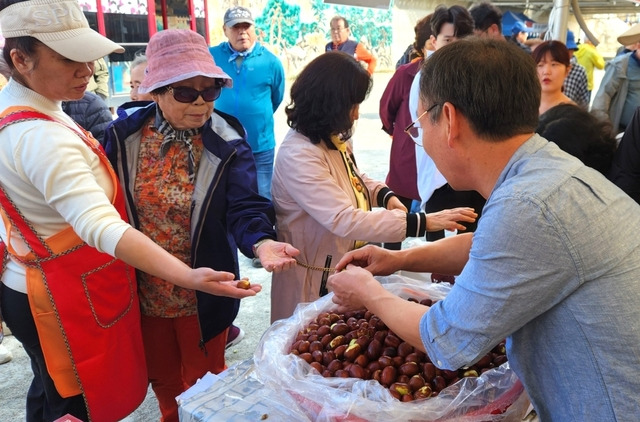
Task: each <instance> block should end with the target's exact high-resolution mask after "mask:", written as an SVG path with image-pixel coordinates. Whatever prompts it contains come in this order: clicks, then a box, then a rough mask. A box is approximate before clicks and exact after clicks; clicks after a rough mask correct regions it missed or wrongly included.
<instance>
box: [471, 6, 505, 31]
mask: <svg viewBox="0 0 640 422" xmlns="http://www.w3.org/2000/svg"><path fill="white" fill-rule="evenodd" d="M469 13H470V14H471V17H472V18H473V22H474V25H475V29H477V30H480V31H486V30H487V29H489V27H490V26H491V25H493V24H496V25H497V26H498V29H499V30H500V32H502V11H501V10H500V9H499V8H498V7H496V6H495V5H493V4H491V3H489V2H487V1H484V2H482V3H476V4H474V5H473V6H471V8H470V9H469Z"/></svg>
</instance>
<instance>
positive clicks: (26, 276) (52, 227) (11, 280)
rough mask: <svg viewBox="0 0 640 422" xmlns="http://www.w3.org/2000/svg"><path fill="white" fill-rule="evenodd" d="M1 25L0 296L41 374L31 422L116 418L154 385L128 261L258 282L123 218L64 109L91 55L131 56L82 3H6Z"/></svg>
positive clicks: (163, 270)
mask: <svg viewBox="0 0 640 422" xmlns="http://www.w3.org/2000/svg"><path fill="white" fill-rule="evenodd" d="M0 28H1V29H2V36H4V37H5V39H6V40H5V46H4V50H3V54H4V58H5V60H6V61H7V63H8V65H9V67H10V68H11V75H12V76H11V78H10V80H9V83H8V85H7V86H6V87H5V88H4V89H3V90H2V91H1V92H0V112H1V114H0V174H2V178H1V179H0V210H1V211H2V212H1V213H0V216H1V217H2V224H0V240H1V242H0V254H1V255H2V257H3V259H2V263H3V266H2V267H3V271H2V275H1V279H2V283H0V292H1V297H0V300H1V302H0V304H1V308H2V317H3V319H4V320H5V321H6V323H7V325H8V326H9V327H10V328H11V331H12V332H13V335H14V336H15V337H16V339H18V340H19V341H20V342H21V343H22V345H23V346H24V349H25V351H26V352H27V354H28V355H29V357H30V359H31V367H32V370H33V372H34V379H33V382H32V384H31V387H30V389H29V392H28V395H27V406H26V411H27V415H26V417H25V418H24V419H26V420H27V421H43V420H46V421H52V420H56V419H58V418H61V417H62V416H64V415H66V414H70V415H73V416H75V417H76V418H78V419H80V420H83V421H90V420H98V421H115V420H120V419H122V418H123V417H125V416H126V415H127V414H129V413H131V412H132V411H133V410H135V408H136V407H137V406H138V405H139V404H140V403H141V402H142V401H143V400H144V397H145V396H146V391H147V385H148V378H147V374H146V371H145V365H144V352H143V350H142V339H141V333H140V314H139V304H138V297H137V291H136V280H135V271H133V269H132V267H130V265H131V266H134V267H136V268H138V269H140V270H142V271H144V272H145V273H148V274H153V275H154V276H157V277H160V278H162V279H165V280H168V281H170V282H171V283H175V285H176V286H180V287H181V288H187V289H198V290H202V291H206V292H207V293H210V294H215V295H220V296H231V297H236V298H241V297H246V296H252V295H255V294H256V293H257V292H258V291H260V286H252V287H251V288H250V289H249V290H243V289H241V288H238V287H236V282H234V281H233V280H234V275H233V273H231V272H223V271H222V272H219V271H214V270H212V269H211V268H197V269H192V268H191V267H190V266H189V265H187V264H185V263H184V262H183V261H182V260H180V259H179V258H176V257H174V256H172V255H171V254H169V253H168V252H166V251H165V250H164V249H162V248H161V247H160V246H158V245H157V244H156V243H154V242H153V241H152V240H151V239H150V238H149V237H147V236H145V235H144V234H143V233H142V232H140V231H139V230H136V229H134V228H132V227H131V226H130V225H129V224H128V223H127V222H126V219H127V216H126V210H125V207H124V198H123V195H122V191H121V188H120V186H119V184H118V183H117V179H116V177H115V173H114V171H113V169H112V167H111V166H110V164H109V162H108V160H107V158H106V157H105V155H104V152H103V151H102V150H101V148H100V147H99V145H98V144H97V141H95V139H93V138H92V137H91V136H90V135H89V134H88V133H87V132H85V131H84V130H83V129H82V128H80V127H79V126H77V125H76V124H75V123H74V121H73V120H72V119H71V118H70V117H68V116H67V115H66V114H65V113H64V112H63V111H62V108H61V103H62V101H66V100H77V99H80V98H82V96H83V94H84V92H85V89H86V87H87V84H88V82H89V78H90V77H91V75H92V73H93V61H94V60H95V59H97V58H98V57H102V56H105V55H107V54H109V53H111V52H114V51H115V52H122V51H123V49H122V48H121V47H120V46H119V45H117V44H115V43H113V42H111V41H110V40H108V39H106V38H104V37H102V36H101V35H99V34H98V33H96V32H95V31H92V30H91V29H90V28H89V25H88V23H87V20H86V18H85V17H84V15H83V13H82V10H81V9H80V7H79V6H78V3H77V2H76V1H75V0H29V1H16V0H6V1H3V2H2V3H0ZM114 257H116V258H119V259H116V258H114ZM125 263H126V264H125ZM127 264H128V265H127Z"/></svg>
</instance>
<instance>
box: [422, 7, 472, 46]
mask: <svg viewBox="0 0 640 422" xmlns="http://www.w3.org/2000/svg"><path fill="white" fill-rule="evenodd" d="M445 23H450V24H453V28H454V29H453V31H454V32H453V35H455V36H456V37H458V38H463V37H466V36H467V35H471V34H473V26H474V25H473V18H472V17H471V15H470V14H469V11H468V10H467V9H465V8H464V7H462V6H458V5H455V6H451V7H447V6H438V7H437V8H436V10H435V11H434V12H433V17H432V18H431V32H432V33H433V36H434V37H437V36H438V34H440V31H441V30H442V25H444V24H445Z"/></svg>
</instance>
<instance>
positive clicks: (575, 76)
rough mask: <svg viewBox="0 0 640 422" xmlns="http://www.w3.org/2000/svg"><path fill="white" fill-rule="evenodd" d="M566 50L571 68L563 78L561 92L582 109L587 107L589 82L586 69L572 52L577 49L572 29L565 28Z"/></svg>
mask: <svg viewBox="0 0 640 422" xmlns="http://www.w3.org/2000/svg"><path fill="white" fill-rule="evenodd" d="M565 45H566V46H567V50H569V57H570V58H571V69H570V70H569V74H568V75H567V77H566V78H565V79H564V85H563V92H564V95H566V96H567V97H569V98H571V99H572V100H573V101H574V102H575V103H576V104H578V105H579V106H580V107H582V108H583V109H585V110H587V109H588V108H589V99H590V96H591V95H590V93H589V82H588V79H587V71H586V70H585V69H584V67H582V66H580V64H578V59H576V57H575V56H574V55H573V52H574V51H576V50H577V49H578V45H577V44H576V37H575V36H574V35H573V31H571V30H567V42H566V43H565Z"/></svg>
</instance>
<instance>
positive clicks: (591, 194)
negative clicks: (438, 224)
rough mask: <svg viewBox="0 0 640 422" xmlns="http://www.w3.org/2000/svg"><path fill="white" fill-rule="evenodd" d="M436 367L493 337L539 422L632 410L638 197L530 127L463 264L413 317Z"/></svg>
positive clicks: (639, 286) (637, 362) (637, 342)
mask: <svg viewBox="0 0 640 422" xmlns="http://www.w3.org/2000/svg"><path fill="white" fill-rule="evenodd" d="M420 331H421V336H422V340H423V343H424V345H425V347H426V349H427V353H428V354H429V356H430V357H431V359H432V360H433V361H434V363H436V364H437V365H438V366H441V367H444V368H450V369H454V368H458V367H461V366H463V365H469V364H471V363H472V362H474V361H475V360H477V359H479V358H480V357H481V356H483V355H484V354H485V353H486V352H487V351H489V349H490V348H491V347H492V346H494V345H495V344H497V343H499V342H500V340H502V339H503V338H505V337H506V338H507V354H508V357H509V362H510V364H511V367H512V368H513V369H514V370H515V371H516V373H517V374H518V376H519V377H520V379H521V381H522V382H523V384H524V386H525V388H526V390H527V392H528V394H529V396H530V398H531V401H532V403H533V404H534V407H535V408H536V411H537V412H538V414H539V416H540V418H541V420H542V421H551V420H553V421H562V422H566V421H585V420H592V421H613V420H619V421H629V420H637V418H638V417H639V415H640V376H638V374H637V371H638V368H640V206H639V205H638V204H637V203H636V202H634V201H633V200H632V199H631V198H629V197H628V196H627V195H626V194H625V193H623V192H622V191H621V190H619V189H618V188H617V187H615V186H614V185H613V184H611V183H609V182H608V181H607V180H606V179H605V178H604V177H603V176H602V175H600V174H599V173H598V172H597V171H595V170H592V169H590V168H588V167H586V166H584V165H583V164H582V163H581V162H580V161H579V160H577V159H575V158H573V157H571V156H569V155H568V154H565V153H564V152H562V151H561V150H560V149H559V148H558V147H557V146H556V145H555V144H553V143H549V142H547V141H546V140H545V139H543V138H541V137H540V136H538V135H535V136H533V137H532V138H531V139H529V140H528V141H527V142H526V143H525V144H523V145H522V146H521V147H520V148H519V149H518V151H516V153H515V154H514V155H513V157H512V158H511V160H510V161H509V163H508V164H507V166H506V167H505V168H504V170H503V172H502V174H501V175H500V177H499V179H498V181H497V183H496V186H495V187H494V190H493V192H492V193H491V195H490V197H489V199H488V200H487V203H486V205H485V208H484V210H483V215H482V219H480V222H479V225H478V229H477V231H476V232H475V234H474V239H473V246H472V248H471V251H470V256H469V261H468V263H467V265H466V266H465V268H464V270H463V272H462V273H461V274H460V276H459V277H457V278H456V284H455V285H454V286H453V288H452V290H451V292H450V293H449V295H448V296H447V297H446V299H444V300H443V301H440V302H438V303H437V304H436V305H434V306H433V307H432V308H431V309H430V310H429V311H428V312H427V313H426V314H425V316H424V317H423V318H422V321H421V327H420Z"/></svg>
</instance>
